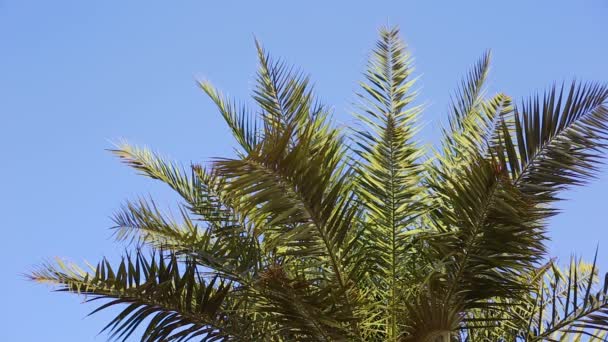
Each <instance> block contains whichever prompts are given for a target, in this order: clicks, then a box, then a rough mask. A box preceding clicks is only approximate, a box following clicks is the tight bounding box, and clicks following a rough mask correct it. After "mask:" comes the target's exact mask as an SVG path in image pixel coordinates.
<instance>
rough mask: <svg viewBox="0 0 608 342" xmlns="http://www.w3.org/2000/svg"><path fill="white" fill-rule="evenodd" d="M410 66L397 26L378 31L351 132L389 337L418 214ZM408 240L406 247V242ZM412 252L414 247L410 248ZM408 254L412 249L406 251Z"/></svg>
mask: <svg viewBox="0 0 608 342" xmlns="http://www.w3.org/2000/svg"><path fill="white" fill-rule="evenodd" d="M412 72H413V66H412V63H411V58H410V56H409V53H408V51H407V50H406V47H405V44H404V43H403V42H402V41H401V39H400V38H399V30H398V29H397V28H390V29H389V28H386V29H382V30H381V31H380V39H379V40H378V42H377V43H376V48H375V49H374V50H373V52H372V56H371V57H370V60H369V62H368V67H367V71H366V73H365V79H366V80H365V82H361V87H362V89H363V92H362V93H361V94H359V98H360V113H358V114H357V118H358V119H359V120H360V121H361V122H362V124H363V125H364V127H363V128H362V129H360V130H358V131H356V132H355V137H354V138H355V139H356V147H357V150H356V152H357V154H358V157H359V160H358V161H357V162H356V164H355V165H356V172H357V195H358V196H359V197H360V198H361V201H362V202H363V203H364V205H365V208H366V216H365V219H366V221H367V223H366V224H367V225H369V232H367V235H366V236H367V238H368V239H372V240H373V243H370V245H371V246H372V247H371V249H373V250H374V253H371V254H370V255H369V258H371V260H373V262H374V263H376V265H375V267H374V269H372V270H370V271H371V273H374V274H373V276H374V277H377V278H378V279H379V280H380V283H379V284H377V286H378V288H377V290H378V294H379V296H380V298H381V300H380V304H379V306H380V307H381V310H384V311H385V312H386V313H388V315H389V317H390V318H389V319H388V321H387V322H380V323H379V325H380V326H383V327H384V329H385V331H386V334H387V339H388V340H391V341H395V340H396V339H397V338H398V336H399V335H400V330H401V328H400V327H398V317H397V316H398V315H399V311H400V308H399V307H400V306H401V305H400V304H398V302H399V299H398V297H399V296H402V294H400V293H398V292H400V290H399V285H398V283H399V282H401V281H405V279H407V277H408V275H407V271H406V270H407V266H408V264H409V265H411V263H410V262H409V261H410V260H409V258H408V253H409V252H412V249H411V243H410V242H409V238H410V236H411V232H412V231H413V229H414V228H415V227H414V226H413V224H412V223H413V221H414V220H415V219H416V218H417V217H418V216H419V215H420V213H421V211H422V206H421V205H420V196H421V188H420V187H419V186H418V185H419V183H420V179H421V173H422V167H421V166H420V165H419V159H420V157H421V156H422V153H423V152H422V150H421V149H420V148H419V147H418V146H417V145H416V142H415V140H414V135H415V132H416V119H417V116H418V114H419V113H420V108H419V107H416V106H412V101H413V100H414V96H415V92H414V91H412V86H413V84H414V79H413V78H412V76H411V75H412ZM408 246H409V247H410V248H408ZM414 253H415V252H414ZM411 254H413V253H411Z"/></svg>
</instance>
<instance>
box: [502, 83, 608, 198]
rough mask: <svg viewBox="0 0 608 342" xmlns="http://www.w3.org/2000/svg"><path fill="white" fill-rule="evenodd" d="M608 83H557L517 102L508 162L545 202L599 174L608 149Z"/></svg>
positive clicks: (506, 146) (507, 136) (527, 189)
mask: <svg viewBox="0 0 608 342" xmlns="http://www.w3.org/2000/svg"><path fill="white" fill-rule="evenodd" d="M607 100H608V88H607V87H605V86H601V85H597V84H578V83H575V82H573V83H572V85H571V86H570V87H569V89H564V88H563V87H562V88H561V89H557V88H556V87H553V88H552V89H550V90H549V91H548V92H546V93H545V94H544V96H543V97H542V98H541V97H538V96H537V97H533V98H530V99H529V100H527V101H526V102H525V103H523V104H522V105H521V106H520V107H518V108H516V115H515V117H514V128H513V132H511V131H510V130H509V129H508V128H507V127H506V126H505V127H503V134H502V135H501V138H502V139H503V144H502V146H501V148H502V149H503V150H504V152H503V153H504V156H505V157H504V158H503V160H504V163H503V167H504V168H505V169H508V170H509V172H510V174H511V177H512V178H513V180H514V183H515V184H516V185H517V186H518V187H519V188H521V189H522V191H523V192H524V193H527V194H531V195H534V196H535V197H536V198H537V199H538V200H541V201H543V202H547V203H549V202H552V201H554V200H556V199H557V197H556V196H557V194H558V192H559V191H561V190H563V189H564V188H566V187H568V186H571V185H581V184H584V183H585V182H586V180H588V179H589V178H591V177H593V176H594V174H595V173H596V172H597V170H598V166H599V164H600V162H601V157H602V152H603V151H605V149H606V143H605V141H606V138H607V137H608V124H607V122H608V107H607V106H606V101H607Z"/></svg>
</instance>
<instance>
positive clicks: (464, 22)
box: [0, 0, 608, 342]
mask: <svg viewBox="0 0 608 342" xmlns="http://www.w3.org/2000/svg"><path fill="white" fill-rule="evenodd" d="M607 17H608V1H606V0H580V1H555V0H554V1H545V0H539V1H523V0H517V1H514V0H512V1H503V2H491V1H404V0H401V1H374V2H364V1H360V2H357V1H332V2H330V1H316V0H314V1H313V0H309V1H298V2H288V1H250V2H242V3H237V2H228V1H225V2H219V1H215V2H207V1H200V0H199V1H171V2H169V1H163V2H161V1H62V0H56V1H29V0H3V1H0V115H1V118H2V120H1V122H0V149H1V150H0V151H1V158H2V162H1V164H0V165H1V167H0V185H1V189H2V190H1V195H0V213H1V214H2V223H1V224H2V228H1V229H2V233H3V237H4V241H5V242H4V246H3V247H2V248H1V249H0V260H2V264H3V266H4V267H3V269H2V279H1V282H0V286H1V288H0V293H2V303H3V307H4V309H3V313H2V324H1V325H2V327H3V328H2V329H0V340H1V341H26V342H27V341H41V340H44V341H104V340H105V339H106V335H103V334H102V335H97V332H98V331H99V329H100V328H102V327H103V326H104V324H105V322H107V319H108V318H109V317H110V314H109V313H106V314H103V313H102V314H98V315H95V316H93V317H89V318H85V316H86V314H87V313H88V312H89V311H90V310H91V309H92V308H93V306H90V305H81V304H80V302H81V301H82V299H79V298H77V297H75V296H68V295H65V294H56V293H49V288H48V287H46V286H40V285H34V284H31V283H28V282H26V281H25V280H24V278H23V277H22V276H21V274H22V273H24V272H26V271H28V270H31V269H32V267H33V266H34V265H36V264H38V263H40V262H41V261H42V260H44V259H45V258H49V257H54V256H60V257H65V258H69V259H71V260H75V261H81V260H88V261H91V262H96V261H97V260H98V259H100V258H101V257H102V256H104V255H107V256H109V257H111V258H112V257H116V255H118V254H119V253H120V252H121V251H122V250H123V248H124V246H122V245H120V244H116V243H114V242H113V241H112V238H111V232H110V230H108V227H110V226H111V221H110V219H109V217H110V216H111V214H112V213H113V211H114V210H115V209H117V208H118V207H119V205H120V204H121V203H123V201H124V200H126V199H133V198H135V197H136V196H138V195H147V194H151V195H152V196H154V197H155V198H157V201H158V202H159V203H160V204H161V205H166V206H169V205H170V204H171V203H172V202H173V201H174V200H175V197H173V196H172V195H171V194H170V193H169V192H168V191H167V190H166V189H165V188H163V187H162V186H160V185H159V184H157V183H154V182H152V181H149V180H147V179H144V178H142V177H138V176H136V175H135V174H134V172H133V171H132V170H130V169H128V168H127V167H125V166H123V165H120V164H119V163H118V162H117V161H116V160H115V159H114V158H113V157H112V156H111V155H110V154H109V153H107V152H106V151H104V149H106V148H110V147H111V141H116V140H118V139H120V138H126V139H128V140H129V141H131V142H133V143H137V144H145V145H148V146H151V147H153V148H154V149H156V150H157V151H160V152H162V153H163V154H164V155H166V156H168V157H170V158H172V159H176V160H180V161H183V162H185V163H188V162H190V161H205V160H209V159H210V158H211V157H214V156H222V155H226V154H229V153H231V146H232V141H231V139H230V136H229V134H228V131H227V129H226V128H225V127H224V126H223V125H222V122H221V121H220V117H219V115H218V114H217V113H216V112H215V110H214V108H213V106H212V104H211V103H210V101H209V100H207V99H206V98H205V97H204V96H203V94H202V93H201V92H200V91H199V90H198V89H197V87H196V86H195V80H196V79H199V78H205V79H209V80H211V81H213V82H214V83H215V84H216V85H217V86H218V87H219V88H221V89H223V90H224V91H226V92H227V93H229V94H231V95H234V96H236V97H239V98H243V99H247V96H248V94H249V91H250V90H251V88H252V84H253V78H254V74H255V70H256V59H255V48H254V45H253V36H254V34H255V36H256V37H258V38H259V39H260V40H261V41H262V42H263V43H264V45H265V46H266V47H267V48H268V49H269V50H270V51H272V53H273V54H274V55H276V56H281V57H284V58H285V60H286V61H288V62H290V63H293V64H296V65H298V66H299V67H301V68H302V69H303V70H305V71H307V72H308V73H310V74H311V76H312V78H313V80H314V81H315V83H316V86H317V91H318V93H319V95H320V97H321V98H322V99H323V100H324V101H325V102H326V103H329V104H331V105H333V106H334V108H335V113H336V114H335V117H336V120H337V121H338V122H339V123H348V122H349V121H350V120H351V119H350V116H349V114H348V110H349V109H350V108H351V105H350V104H351V103H352V102H353V100H354V96H353V91H354V90H355V89H356V82H357V80H359V79H360V78H361V71H362V70H363V67H364V65H365V60H366V56H367V53H368V51H369V49H370V48H371V47H372V46H373V43H374V39H375V38H376V32H377V31H376V29H377V28H378V27H379V26H381V25H385V24H387V23H388V24H398V25H400V26H401V29H402V33H403V36H404V38H405V39H406V41H407V42H408V44H409V45H410V48H411V51H412V53H413V55H414V56H415V58H416V66H417V74H418V75H420V76H421V80H420V83H419V87H420V90H421V95H420V97H419V99H420V101H422V102H424V103H426V104H427V110H426V112H425V114H424V116H423V120H424V123H425V126H424V129H423V130H422V133H421V136H420V139H421V141H424V142H436V141H437V137H438V128H439V123H440V122H442V121H445V117H446V116H445V113H446V111H447V104H448V99H449V94H450V92H451V91H452V90H453V89H454V87H455V86H456V85H457V83H458V82H459V80H460V78H461V77H462V76H463V74H464V73H465V71H466V70H467V68H468V67H469V66H470V65H471V64H472V63H473V62H475V60H476V59H477V58H478V57H479V56H480V55H481V54H482V53H483V51H484V50H485V49H487V48H491V49H492V51H493V54H494V59H493V69H492V73H491V77H490V88H489V91H490V93H492V92H495V91H498V90H500V91H503V92H506V93H508V94H510V95H512V96H514V97H516V98H519V99H520V98H522V97H523V96H525V95H527V94H532V93H533V92H536V91H542V90H543V89H545V88H546V87H548V86H550V85H551V84H552V82H554V81H557V82H561V81H563V80H566V81H568V80H571V79H573V78H577V79H581V80H590V81H601V82H608V66H607V64H606V61H607V60H608V58H607V56H608V44H606V37H607V36H608V35H607V34H608V24H606V18H607ZM607 192H608V169H605V170H604V172H602V174H601V177H600V178H599V179H597V180H595V181H594V182H592V183H591V184H590V185H589V186H588V187H586V188H584V189H579V190H576V191H571V192H569V193H568V194H567V196H566V197H567V198H569V199H570V201H568V202H565V203H563V204H561V207H562V208H564V209H565V213H564V214H562V215H560V216H558V217H557V218H556V219H555V220H554V221H553V222H552V225H551V236H552V238H553V242H552V243H551V249H552V252H553V254H555V255H558V256H559V257H560V258H562V260H564V259H567V258H568V256H569V255H570V254H571V253H574V252H576V253H577V254H580V255H583V256H586V257H588V258H590V257H592V255H593V250H594V248H595V246H596V243H597V242H600V243H601V244H600V248H603V250H602V249H601V250H600V257H603V256H606V255H608V252H607V250H606V249H607V248H608V243H605V242H603V240H605V229H606V224H605V223H604V221H603V215H604V214H605V210H606V201H605V200H604V196H605V194H606V193H607ZM600 264H601V265H604V266H608V263H607V262H605V261H604V260H603V259H602V258H601V259H600Z"/></svg>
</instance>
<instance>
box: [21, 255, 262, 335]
mask: <svg viewBox="0 0 608 342" xmlns="http://www.w3.org/2000/svg"><path fill="white" fill-rule="evenodd" d="M31 278H32V279H33V280H35V281H37V282H43V283H51V284H54V285H57V286H59V287H58V291H68V292H73V293H77V294H81V295H85V296H87V301H89V302H90V301H95V300H99V299H108V300H109V301H108V302H106V303H104V304H103V305H101V306H99V307H98V308H97V309H96V310H94V311H93V312H92V313H95V312H98V311H100V310H103V309H106V308H109V307H114V306H117V305H123V306H124V305H126V308H125V309H124V310H122V312H121V313H120V314H118V315H117V316H116V318H114V319H113V320H112V321H111V322H110V323H108V324H107V325H106V326H105V328H104V329H103V330H109V331H111V333H112V335H111V336H112V337H113V338H116V339H122V340H123V341H125V340H127V339H128V338H129V336H131V335H132V334H133V332H134V331H135V329H136V328H137V327H138V326H142V325H144V324H147V327H146V329H145V331H144V332H143V335H142V341H167V340H172V341H173V340H175V341H183V340H187V339H189V338H194V337H196V338H199V339H201V340H202V341H217V340H218V339H222V340H242V341H246V340H248V339H249V336H250V335H249V334H250V333H254V334H257V333H258V332H256V331H255V329H256V326H255V325H252V324H250V323H252V322H248V321H247V320H246V319H245V318H244V317H243V316H241V315H240V313H239V312H238V302H237V300H236V299H234V298H232V292H233V291H234V290H233V286H232V284H231V283H230V282H229V281H225V280H222V279H221V278H219V277H217V276H214V277H212V278H210V279H208V280H207V279H205V277H204V276H203V274H202V273H201V272H200V271H199V270H198V268H197V266H196V265H195V264H194V263H192V262H188V261H186V262H185V263H184V264H182V267H180V263H179V262H178V257H177V256H176V255H174V254H172V253H168V252H159V253H155V254H154V253H153V254H152V255H151V256H150V257H146V256H144V255H143V254H142V253H141V252H139V251H138V252H137V254H136V255H135V256H133V257H132V256H131V255H129V254H127V255H126V256H125V257H124V258H123V260H122V262H121V263H120V265H119V266H118V267H116V268H114V267H112V266H111V264H110V262H109V261H107V260H103V261H101V262H100V263H99V264H98V265H97V267H95V268H94V269H93V270H92V271H85V270H83V269H82V268H80V267H78V266H76V265H72V264H65V263H62V262H58V264H57V265H50V264H49V265H46V266H44V267H43V268H41V269H39V270H37V271H35V272H33V273H32V275H31ZM239 336H241V338H239Z"/></svg>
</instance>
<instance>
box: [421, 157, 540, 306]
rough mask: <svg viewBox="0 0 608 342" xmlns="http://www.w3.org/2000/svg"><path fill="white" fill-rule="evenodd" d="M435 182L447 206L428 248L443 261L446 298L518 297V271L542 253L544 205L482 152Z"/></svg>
mask: <svg viewBox="0 0 608 342" xmlns="http://www.w3.org/2000/svg"><path fill="white" fill-rule="evenodd" d="M442 176H443V182H442V183H440V184H439V183H438V184H436V185H435V186H434V188H433V189H434V191H435V192H436V194H437V195H438V196H441V197H442V198H444V199H445V200H444V203H445V205H443V206H438V207H436V208H435V209H434V210H433V212H432V219H433V222H434V224H435V226H436V228H437V229H438V230H439V232H438V233H437V236H436V237H433V238H431V239H430V247H431V250H432V251H433V252H435V253H436V256H435V259H437V260H439V261H440V262H439V263H438V266H440V268H439V269H438V272H439V275H440V277H441V279H442V280H443V281H445V283H446V284H445V296H446V297H445V298H446V300H448V301H450V300H457V302H458V301H460V300H462V301H464V303H465V307H467V305H468V306H471V307H475V306H477V305H478V302H479V301H484V300H490V299H491V298H493V297H501V298H513V297H517V296H518V294H520V293H521V291H523V290H526V288H525V287H523V288H522V285H521V283H520V280H519V279H518V278H519V274H520V273H521V272H526V271H528V270H530V269H531V268H533V267H534V266H535V265H536V263H537V262H539V261H540V259H541V258H542V257H543V255H544V251H545V247H544V245H543V241H544V240H545V237H544V227H543V226H542V225H540V224H538V220H539V216H540V215H541V214H542V212H543V211H542V210H539V209H537V208H536V205H535V202H533V201H531V200H530V199H529V198H528V197H527V196H526V195H525V194H523V193H522V192H521V191H520V190H519V189H518V188H517V187H516V186H515V185H514V184H513V183H512V181H511V180H510V179H509V178H508V176H507V175H506V173H505V172H504V171H502V170H501V169H500V168H499V167H497V164H496V163H494V162H492V161H491V160H486V159H484V158H482V157H481V156H479V157H478V158H477V160H476V161H475V162H474V164H473V165H470V166H469V167H468V168H467V169H464V170H460V171H459V172H453V175H447V174H445V175H442Z"/></svg>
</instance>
